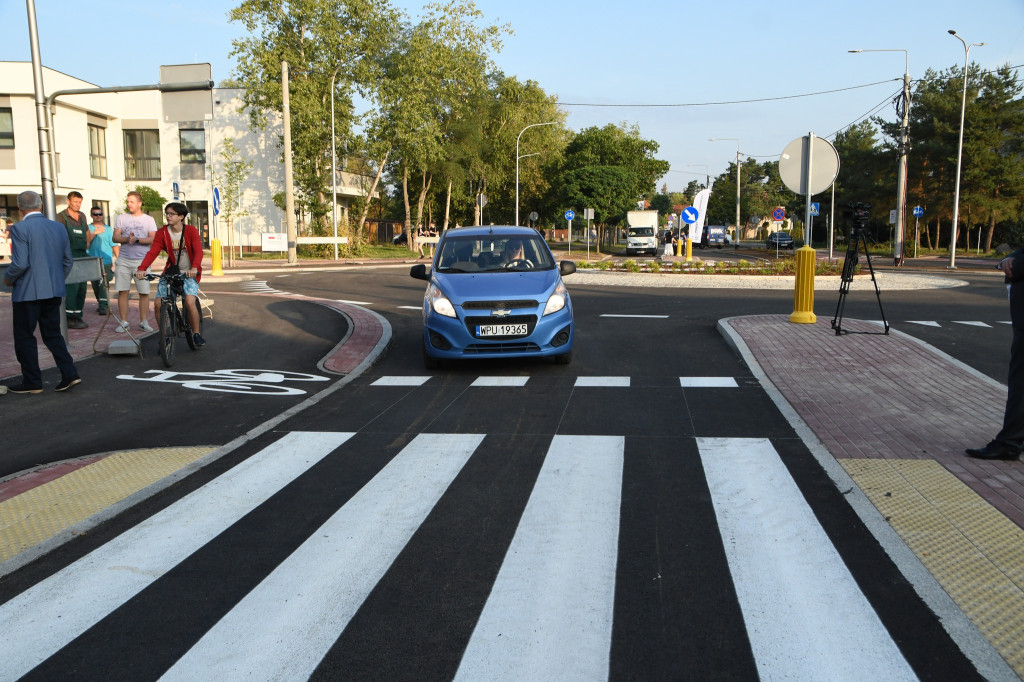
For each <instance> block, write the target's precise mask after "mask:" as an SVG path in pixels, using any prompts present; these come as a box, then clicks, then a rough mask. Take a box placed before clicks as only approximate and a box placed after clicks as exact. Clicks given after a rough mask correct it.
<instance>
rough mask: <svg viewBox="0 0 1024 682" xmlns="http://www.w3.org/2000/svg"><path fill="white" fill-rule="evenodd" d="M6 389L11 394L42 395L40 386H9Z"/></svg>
mask: <svg viewBox="0 0 1024 682" xmlns="http://www.w3.org/2000/svg"><path fill="white" fill-rule="evenodd" d="M8 389H9V390H10V392H11V393H42V392H43V387H42V386H28V385H26V384H18V385H17V386H9V387H8Z"/></svg>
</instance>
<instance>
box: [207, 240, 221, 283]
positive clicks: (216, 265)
mask: <svg viewBox="0 0 1024 682" xmlns="http://www.w3.org/2000/svg"><path fill="white" fill-rule="evenodd" d="M222 257H223V256H222V254H221V248H220V240H219V239H214V240H212V241H211V242H210V258H211V259H213V264H212V265H211V267H210V274H211V275H213V276H214V277H221V276H223V275H224V270H222V269H221V265H220V261H221V258H222Z"/></svg>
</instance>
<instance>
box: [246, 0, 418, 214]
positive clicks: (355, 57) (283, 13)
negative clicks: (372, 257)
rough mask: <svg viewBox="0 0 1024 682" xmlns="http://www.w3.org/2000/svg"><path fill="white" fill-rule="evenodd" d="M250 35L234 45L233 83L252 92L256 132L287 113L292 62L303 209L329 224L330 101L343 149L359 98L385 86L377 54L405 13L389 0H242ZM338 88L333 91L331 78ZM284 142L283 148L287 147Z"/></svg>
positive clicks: (299, 200) (296, 151) (251, 111)
mask: <svg viewBox="0 0 1024 682" xmlns="http://www.w3.org/2000/svg"><path fill="white" fill-rule="evenodd" d="M228 16H229V18H230V20H231V21H235V22H239V23H241V24H242V25H243V26H244V27H245V29H246V36H247V37H244V38H239V39H236V40H233V41H232V46H233V49H232V51H231V56H232V57H235V58H236V60H237V62H236V66H235V71H234V74H233V78H234V79H235V81H236V82H237V84H238V85H239V86H241V87H243V88H245V91H244V94H243V101H244V103H245V106H247V107H248V109H249V118H250V127H251V128H252V129H253V130H256V129H263V128H265V127H266V125H267V123H268V120H269V115H270V113H271V112H282V87H281V62H282V61H287V62H288V63H289V67H290V72H291V76H292V78H291V83H290V87H289V96H290V99H291V113H292V148H293V152H294V155H295V158H296V159H300V160H301V161H300V162H298V163H296V164H295V170H294V177H295V186H296V199H297V204H298V205H299V206H301V207H302V208H303V209H304V210H305V211H306V212H309V213H311V214H312V216H313V220H314V222H319V223H321V224H322V226H323V227H326V221H327V220H328V219H329V215H330V206H329V204H328V196H329V188H330V187H331V186H332V172H334V171H336V169H332V168H331V139H330V135H325V134H324V133H325V131H327V130H330V129H331V101H332V99H333V100H334V104H335V107H334V110H335V120H334V127H335V130H336V134H337V136H338V141H339V142H340V144H336V146H337V147H338V148H340V149H343V150H344V149H347V148H348V141H349V140H350V139H351V137H352V130H353V126H354V124H355V122H356V114H355V108H354V104H353V98H354V96H355V94H356V93H362V94H368V93H369V92H371V91H372V89H373V87H374V84H375V83H377V82H379V81H380V73H381V70H380V69H381V65H380V62H379V60H378V58H377V57H378V55H379V54H380V53H381V52H382V51H386V50H387V49H388V48H389V46H390V45H391V44H392V41H393V30H394V27H395V26H397V25H398V24H399V14H398V12H397V11H396V10H394V9H392V8H391V7H390V5H388V3H387V2H386V0H288V2H287V3H284V2H282V1H281V0H243V1H242V2H241V4H240V5H239V6H238V7H236V8H235V9H233V10H231V12H230V13H229V15H228ZM332 77H333V78H334V90H333V91H331V79H332ZM280 144H283V142H281V143H280Z"/></svg>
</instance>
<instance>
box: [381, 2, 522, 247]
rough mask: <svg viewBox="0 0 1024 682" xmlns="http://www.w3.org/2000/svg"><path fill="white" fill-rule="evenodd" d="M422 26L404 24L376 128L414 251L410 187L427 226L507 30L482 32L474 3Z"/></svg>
mask: <svg viewBox="0 0 1024 682" xmlns="http://www.w3.org/2000/svg"><path fill="white" fill-rule="evenodd" d="M424 10H425V13H424V16H423V18H422V19H421V20H420V21H419V23H417V24H416V25H415V26H412V25H409V24H408V22H406V23H403V24H402V26H401V27H400V30H399V38H398V40H397V41H396V42H395V44H394V48H393V49H392V50H390V51H389V52H388V53H387V54H386V55H385V56H384V58H383V60H382V63H383V65H384V78H383V79H382V80H381V82H380V83H379V84H378V87H377V88H375V90H374V91H373V98H374V101H375V103H376V104H377V110H376V111H375V112H374V114H373V116H372V118H371V121H370V124H369V127H370V129H371V131H372V132H371V134H372V136H373V137H374V139H375V140H378V141H379V142H380V143H381V144H380V146H381V148H386V149H387V150H388V151H389V152H390V153H391V155H392V159H393V162H394V163H395V165H396V170H397V172H398V175H399V177H400V179H401V185H402V194H403V199H404V203H405V206H406V211H405V213H406V216H405V229H406V233H407V234H408V235H409V240H408V243H409V248H410V249H411V248H413V241H414V240H413V239H412V234H411V232H412V223H413V215H412V206H411V203H410V197H409V185H410V182H414V183H416V184H417V185H418V189H417V197H416V222H417V223H420V222H421V221H422V217H423V209H424V206H425V204H426V202H427V198H428V195H429V193H430V189H431V186H432V184H433V181H434V175H435V173H436V172H437V171H438V167H439V166H440V165H441V164H442V162H443V160H444V159H445V158H446V157H447V156H449V154H447V153H446V152H449V151H450V148H449V147H448V146H447V142H448V141H449V140H450V139H451V138H452V130H453V128H454V127H457V126H458V125H459V123H460V121H461V120H462V119H464V118H465V117H466V116H468V114H469V112H470V111H471V109H472V107H473V106H475V105H478V103H479V100H480V98H481V96H482V94H483V93H484V92H485V90H486V81H485V75H486V73H487V71H488V69H489V67H490V64H491V62H490V57H489V54H490V53H491V52H492V51H497V50H498V49H500V46H501V42H500V37H501V35H502V34H503V33H505V32H506V31H508V29H507V27H499V26H480V25H479V21H480V19H481V18H482V16H483V14H482V13H481V12H480V11H479V10H477V9H476V6H475V5H474V4H473V3H472V2H471V1H470V0H451V1H450V2H448V3H446V4H437V3H435V4H428V5H427V6H426V7H425V8H424Z"/></svg>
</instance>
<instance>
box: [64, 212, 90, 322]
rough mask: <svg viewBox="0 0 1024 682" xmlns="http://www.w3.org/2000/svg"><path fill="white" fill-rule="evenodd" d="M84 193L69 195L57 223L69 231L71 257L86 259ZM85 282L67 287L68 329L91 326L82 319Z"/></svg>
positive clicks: (86, 225) (86, 236)
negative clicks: (65, 206) (83, 211)
mask: <svg viewBox="0 0 1024 682" xmlns="http://www.w3.org/2000/svg"><path fill="white" fill-rule="evenodd" d="M81 209H82V193H81V192H70V193H68V207H67V208H65V209H64V210H63V211H61V212H60V213H58V214H57V222H59V223H60V224H62V225H63V226H64V228H65V229H66V230H67V231H68V239H69V240H70V241H71V257H72V258H85V257H86V256H88V255H89V253H88V249H89V238H88V235H89V221H88V220H86V217H85V214H84V213H82V210H81ZM86 289H87V285H86V283H85V282H79V283H77V284H68V285H66V286H65V296H64V310H65V312H66V313H67V316H68V329H85V328H86V327H88V326H89V324H88V323H87V322H86V321H85V320H83V319H82V311H83V310H85V292H86Z"/></svg>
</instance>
